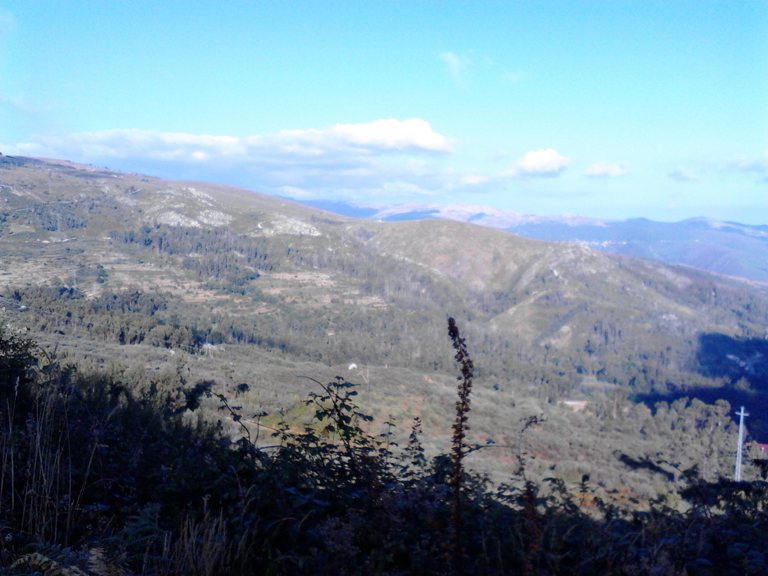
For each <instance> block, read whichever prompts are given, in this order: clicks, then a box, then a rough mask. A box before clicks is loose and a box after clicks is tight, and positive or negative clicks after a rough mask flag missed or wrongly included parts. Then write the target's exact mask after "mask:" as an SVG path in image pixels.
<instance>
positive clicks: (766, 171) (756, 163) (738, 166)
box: [728, 151, 768, 181]
mask: <svg viewBox="0 0 768 576" xmlns="http://www.w3.org/2000/svg"><path fill="white" fill-rule="evenodd" d="M728 168H730V169H731V170H735V171H737V172H746V173H752V174H756V175H757V176H758V178H759V179H760V180H765V181H768V151H767V152H765V153H764V154H763V155H762V156H760V157H757V158H737V159H735V160H732V161H731V162H730V163H729V164H728Z"/></svg>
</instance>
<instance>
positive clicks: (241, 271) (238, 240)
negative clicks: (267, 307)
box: [111, 224, 273, 288]
mask: <svg viewBox="0 0 768 576" xmlns="http://www.w3.org/2000/svg"><path fill="white" fill-rule="evenodd" d="M111 236H112V238H114V239H116V240H118V241H120V242H123V243H124V244H136V245H139V246H143V247H146V248H148V249H150V250H152V251H154V252H156V253H157V254H165V255H169V256H179V257H180V258H181V260H180V261H181V265H182V267H183V268H185V269H187V270H191V271H192V272H194V273H195V274H196V275H197V276H198V277H199V278H201V279H203V280H214V281H218V282H221V283H223V284H225V285H227V286H229V287H233V288H239V287H242V286H244V285H246V284H248V283H249V282H251V281H252V280H255V279H257V278H258V277H259V271H265V270H266V271H269V270H272V269H273V266H272V263H271V260H270V258H269V254H268V252H267V251H266V250H265V243H264V242H262V241H259V240H258V239H255V238H248V237H245V236H241V235H239V234H235V233H234V232H232V231H231V230H229V229H227V228H223V227H218V228H192V227H186V226H166V225H163V224H157V225H154V226H143V227H142V228H140V229H138V230H128V231H124V232H112V234H111Z"/></svg>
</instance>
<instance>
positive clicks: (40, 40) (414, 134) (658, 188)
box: [0, 0, 768, 224]
mask: <svg viewBox="0 0 768 576" xmlns="http://www.w3.org/2000/svg"><path fill="white" fill-rule="evenodd" d="M0 152H2V153H4V154H19V155H29V156H44V157H55V158H65V159H69V160H75V161H81V162H87V163H91V164H96V165H100V166H108V167H111V168H116V169H125V170H135V171H140V172H145V173H149V174H153V175H158V176H163V177H173V178H194V179H201V180H208V181H216V182H224V183H229V184H235V185H240V186H244V187H247V188H249V189H253V190H256V191H260V192H266V193H270V194H280V195H287V196H291V197H295V198H297V199H333V200H343V201H346V202H351V203H356V204H361V205H376V206H384V205H391V204H397V203H429V204H435V203H437V204H443V203H446V204H447V203H451V204H455V203H462V204H473V205H487V206H491V207H495V208H499V209H506V210H514V211H518V212H523V213H534V214H542V215H554V214H561V213H569V214H578V215H584V216H592V217H600V218H627V217H638V216H644V217H650V218H654V219H658V220H677V219H683V218H688V217H694V216H706V217H710V218H716V219H731V220H737V221H741V222H745V223H753V224H768V1H767V0H759V1H758V0H728V1H723V2H714V1H708V0H693V1H682V0H664V1H660V2H657V1H654V0H643V1H640V0H638V1H633V2H630V1H619V0H613V1H607V0H606V1H599V0H593V1H590V2H586V1H584V2H579V1H577V0H565V1H559V2H558V1H546V0H542V1H536V2H534V1H513V0H507V1H504V2H486V1H482V0H477V1H474V2H451V1H447V0H446V1H442V2H430V1H418V0H413V1H405V0H401V1H388V2H383V1H374V0H366V1H362V0H354V1H353V0H350V1H347V2H335V1H332V0H323V1H320V0H316V1H311V2H310V1H303V2H299V1H296V2H289V1H286V2H271V1H267V0H262V1H258V2H256V1H237V0H230V1H227V2H213V1H210V2H209V1H206V0H199V1H184V2H181V1H174V0H164V1H162V2H158V1H157V0H152V1H143V0H133V1H130V2H128V1H124V2H117V1H108V0H101V1H97V0H94V1H78V0H70V1H64V0H59V1H53V0H48V1H43V0H10V1H9V0H5V1H4V2H0Z"/></svg>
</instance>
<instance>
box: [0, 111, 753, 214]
mask: <svg viewBox="0 0 768 576" xmlns="http://www.w3.org/2000/svg"><path fill="white" fill-rule="evenodd" d="M469 148H470V146H469V145H468V144H466V143H463V142H462V141H461V140H459V139H457V138H454V137H452V136H449V135H446V134H444V133H442V132H441V131H440V130H438V129H436V128H435V127H433V126H432V124H431V123H430V122H429V121H427V120H425V119H422V118H410V119H405V120H401V119H396V118H384V119H378V120H373V121H371V122H363V123H338V124H333V125H331V126H328V127H325V128H301V129H290V130H279V131H276V132H272V133H264V134H254V135H244V136H232V135H215V134H195V133H190V132H167V131H160V130H141V129H113V130H101V131H92V132H74V133H64V134H55V135H46V136H38V137H36V138H35V139H34V140H33V141H31V142H27V143H22V144H12V145H6V144H0V151H2V152H3V153H6V154H20V155H28V156H39V157H53V158H65V159H71V160H76V161H82V162H88V163H91V164H101V165H105V166H109V167H111V168H118V169H123V170H129V171H136V172H142V173H147V174H153V175H158V176H162V177H168V178H178V179H193V180H207V181H216V182H221V183H227V184H234V185H238V186H244V187H247V188H250V189H253V190H256V191H260V192H266V193H271V194H278V195H283V196H288V197H293V198H296V199H299V200H320V199H322V200H341V201H345V202H350V203H354V204H359V205H369V206H371V205H372V206H383V205H388V204H395V203H407V202H424V201H434V200H435V199H436V198H441V199H442V201H444V202H447V203H474V202H482V201H485V200H483V196H484V195H485V196H486V197H489V196H490V195H493V194H498V193H500V192H501V193H504V192H506V193H508V194H510V197H516V198H523V199H525V197H526V196H527V197H528V198H536V199H539V200H541V199H544V200H546V199H547V198H549V199H550V200H549V201H550V203H551V205H554V206H555V207H556V208H557V206H558V205H559V204H558V203H560V202H561V201H562V199H563V198H565V195H568V194H571V196H573V195H574V194H578V192H576V193H571V192H570V190H571V189H578V187H579V186H580V185H581V184H580V182H581V183H586V182H587V181H588V180H604V181H608V180H617V181H621V182H624V181H625V180H627V179H626V178H624V177H625V176H627V175H629V174H630V170H629V163H628V162H624V161H621V162H615V161H606V160H600V161H597V162H592V163H589V159H588V158H581V159H580V161H581V162H582V163H583V164H581V165H579V164H578V160H577V159H574V158H573V157H571V156H570V155H565V154H563V153H562V152H561V151H559V150H558V149H556V148H554V147H548V148H538V149H532V150H528V151H527V152H522V153H520V152H518V153H517V154H510V153H508V152H507V153H502V154H499V155H497V156H496V157H495V158H491V155H489V154H486V159H485V160H484V161H481V163H480V164H478V163H477V162H476V161H475V163H471V162H469V163H468V162H466V158H467V157H468V155H469V154H470V153H471V151H470V150H469ZM574 166H575V168H576V169H573V168H574ZM704 170H709V171H710V172H712V171H713V170H714V168H713V167H709V168H707V167H705V166H698V167H695V168H694V167H689V166H685V165H678V166H673V167H671V168H670V169H669V170H667V172H666V173H665V174H663V175H662V176H666V178H667V179H671V180H672V181H677V182H679V183H681V185H682V186H690V185H691V183H695V182H699V181H700V180H701V178H702V173H703V171H704ZM717 170H719V172H720V173H721V174H726V173H731V174H735V173H741V174H743V175H746V176H747V177H751V178H753V179H756V180H762V181H768V155H763V156H758V157H751V158H750V157H740V158H736V159H734V160H731V161H723V162H722V163H721V164H720V166H719V167H718V168H717ZM633 175H634V172H633ZM558 180H559V182H558V183H557V184H555V181H558ZM668 181H669V180H668ZM617 186H621V184H617ZM510 206H511V207H513V208H517V206H520V208H522V209H525V210H528V211H531V212H534V211H535V208H534V209H531V208H527V207H525V206H524V205H523V204H519V205H514V204H512V203H511V202H510ZM560 211H568V210H567V209H566V210H562V209H561V210H560ZM570 211H573V209H570Z"/></svg>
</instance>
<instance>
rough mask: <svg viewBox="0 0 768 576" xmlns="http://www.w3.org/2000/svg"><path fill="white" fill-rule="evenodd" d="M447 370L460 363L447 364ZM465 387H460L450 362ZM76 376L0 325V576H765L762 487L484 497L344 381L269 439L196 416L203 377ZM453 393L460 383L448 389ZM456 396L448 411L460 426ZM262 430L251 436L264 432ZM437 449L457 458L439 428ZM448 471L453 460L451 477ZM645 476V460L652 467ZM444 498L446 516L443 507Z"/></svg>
mask: <svg viewBox="0 0 768 576" xmlns="http://www.w3.org/2000/svg"><path fill="white" fill-rule="evenodd" d="M457 359H459V360H460V361H464V360H466V357H463V358H457ZM462 372H463V376H462V377H463V378H464V380H466V378H467V376H469V377H470V378H471V371H470V372H469V374H468V373H467V371H466V365H465V363H462ZM179 384H180V386H178V387H168V386H163V385H161V384H158V385H156V386H154V387H149V388H147V389H144V390H143V391H136V390H133V389H132V388H131V386H130V385H129V384H128V383H126V382H118V381H115V380H113V379H110V378H108V377H106V376H103V375H102V376H99V375H85V374H81V373H79V372H78V371H77V370H76V369H74V368H72V367H66V366H61V365H59V364H58V363H57V362H56V360H55V358H52V357H50V355H46V354H45V353H42V352H41V351H39V350H37V349H36V348H35V346H34V344H33V343H32V342H31V341H29V340H26V339H24V338H21V337H19V336H18V335H16V334H13V333H11V332H9V331H7V330H6V329H3V330H2V331H0V405H2V409H1V410H0V420H1V421H0V522H1V523H2V524H1V525H0V530H2V538H0V564H2V566H3V570H4V571H5V572H6V573H10V574H29V573H33V572H35V571H36V572H37V573H39V572H45V573H51V574H95V575H102V574H116V573H121V574H182V573H183V574H306V573H313V574H339V573H344V574H410V573H413V574H417V573H418V574H451V573H453V574H489V575H492V574H531V575H532V574H584V575H587V574H617V575H618V574H621V575H630V574H647V573H658V574H680V573H686V572H687V573H695V574H712V575H715V574H763V573H765V572H766V570H768V559H766V555H765V548H764V542H763V535H764V533H765V530H766V529H768V512H767V511H766V506H767V505H768V485H767V484H766V483H765V482H761V481H757V482H741V483H733V482H725V481H720V482H715V483H707V482H704V481H702V480H699V479H698V478H697V476H696V473H695V471H693V470H689V471H687V472H685V478H686V479H687V488H686V489H685V490H683V491H682V493H681V494H680V497H681V498H684V499H685V500H686V501H687V502H688V503H689V507H688V508H687V510H685V511H678V510H675V509H673V508H670V507H669V506H667V505H666V504H665V503H664V502H662V501H659V502H656V503H654V504H652V505H651V507H650V508H649V509H647V510H645V511H631V510H622V509H619V508H616V507H614V506H612V505H609V504H606V503H604V502H602V501H601V500H600V499H598V498H596V497H595V495H594V493H593V490H592V488H591V485H590V480H589V476H588V475H584V476H583V477H581V478H580V479H579V481H578V482H576V483H575V484H573V485H566V484H565V483H564V482H563V481H562V480H557V479H553V478H550V479H544V480H534V479H532V478H530V477H529V476H528V475H527V474H526V466H525V459H524V458H523V459H521V461H520V464H521V467H520V469H519V472H518V474H517V475H516V476H514V477H512V478H511V479H510V482H509V483H507V484H504V485H501V486H498V487H492V486H490V485H489V484H488V483H487V482H485V481H484V479H483V478H482V477H481V476H478V475H477V474H474V473H472V472H470V471H468V470H466V469H465V468H464V466H463V465H461V464H459V465H458V466H457V465H456V458H455V457H454V458H453V459H452V458H451V456H450V455H439V456H437V457H436V458H428V457H427V456H426V455H425V453H424V451H423V448H422V447H421V444H420V441H419V438H420V432H419V430H420V425H419V422H418V421H417V422H415V423H414V425H413V429H412V431H411V435H410V439H409V440H408V441H407V442H406V443H405V444H404V445H403V446H401V447H398V446H396V445H394V444H393V442H392V437H391V435H390V434H385V435H383V436H372V435H371V434H370V433H368V432H367V431H366V426H365V423H366V421H367V420H368V417H367V415H366V414H365V413H364V411H362V410H361V408H359V407H358V406H357V405H356V404H355V389H354V387H353V386H352V385H350V384H349V383H347V382H345V381H343V380H341V379H339V380H336V381H334V382H331V383H329V384H325V385H323V384H320V383H319V382H318V383H317V385H318V388H317V392H316V393H313V394H311V395H310V396H309V397H308V398H307V405H308V407H309V408H311V409H312V410H313V411H314V413H315V421H314V423H313V424H312V425H310V426H308V427H306V428H304V429H293V428H291V427H289V426H288V425H287V424H281V425H279V426H278V427H277V429H276V430H274V431H272V440H271V441H270V442H269V444H270V445H265V444H264V443H263V442H257V439H256V438H253V437H251V436H250V433H249V432H248V431H247V428H245V427H243V429H242V430H243V434H242V436H241V437H240V438H239V439H237V440H235V441H232V440H231V439H230V438H229V437H228V436H225V435H224V434H223V433H222V431H221V428H220V427H218V426H217V425H215V424H208V423H205V422H204V421H202V420H200V419H196V418H195V416H194V411H195V410H196V409H197V408H198V407H199V406H200V404H201V402H205V401H210V400H205V398H206V397H209V396H213V398H212V399H218V401H219V402H220V403H221V407H222V409H223V413H222V414H223V415H224V416H228V417H229V418H230V419H232V420H234V421H235V422H241V421H242V418H243V417H244V415H243V414H242V413H241V412H240V410H239V409H238V408H237V407H236V406H233V405H232V404H231V403H230V402H229V401H228V400H227V399H226V398H224V397H218V398H217V392H216V386H215V384H214V383H212V382H198V383H196V384H194V385H191V384H188V383H185V382H183V381H181V382H179ZM460 390H461V388H460ZM470 390H471V388H466V387H465V388H464V392H463V393H464V394H467V396H465V397H463V399H462V397H461V396H460V401H459V404H458V405H457V418H461V419H463V421H464V422H466V418H467V417H469V418H470V419H471V412H470V411H469V406H470V404H469V403H468V394H469V391H470ZM261 432H262V433H265V434H266V433H267V431H265V430H263V429H262V430H261ZM456 434H457V432H456V429H454V442H453V444H454V453H455V452H456V450H458V451H459V452H464V453H466V451H471V450H473V449H474V448H473V447H472V446H471V445H468V444H466V443H465V440H464V439H463V438H462V437H459V436H457V435H456ZM451 461H453V463H454V464H453V465H451ZM648 465H649V466H650V465H658V464H657V463H654V462H650V463H648ZM457 497H458V498H459V500H460V503H461V504H460V505H461V508H460V510H461V516H460V519H459V518H458V517H457V515H456V505H455V504H456V498H457Z"/></svg>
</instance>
